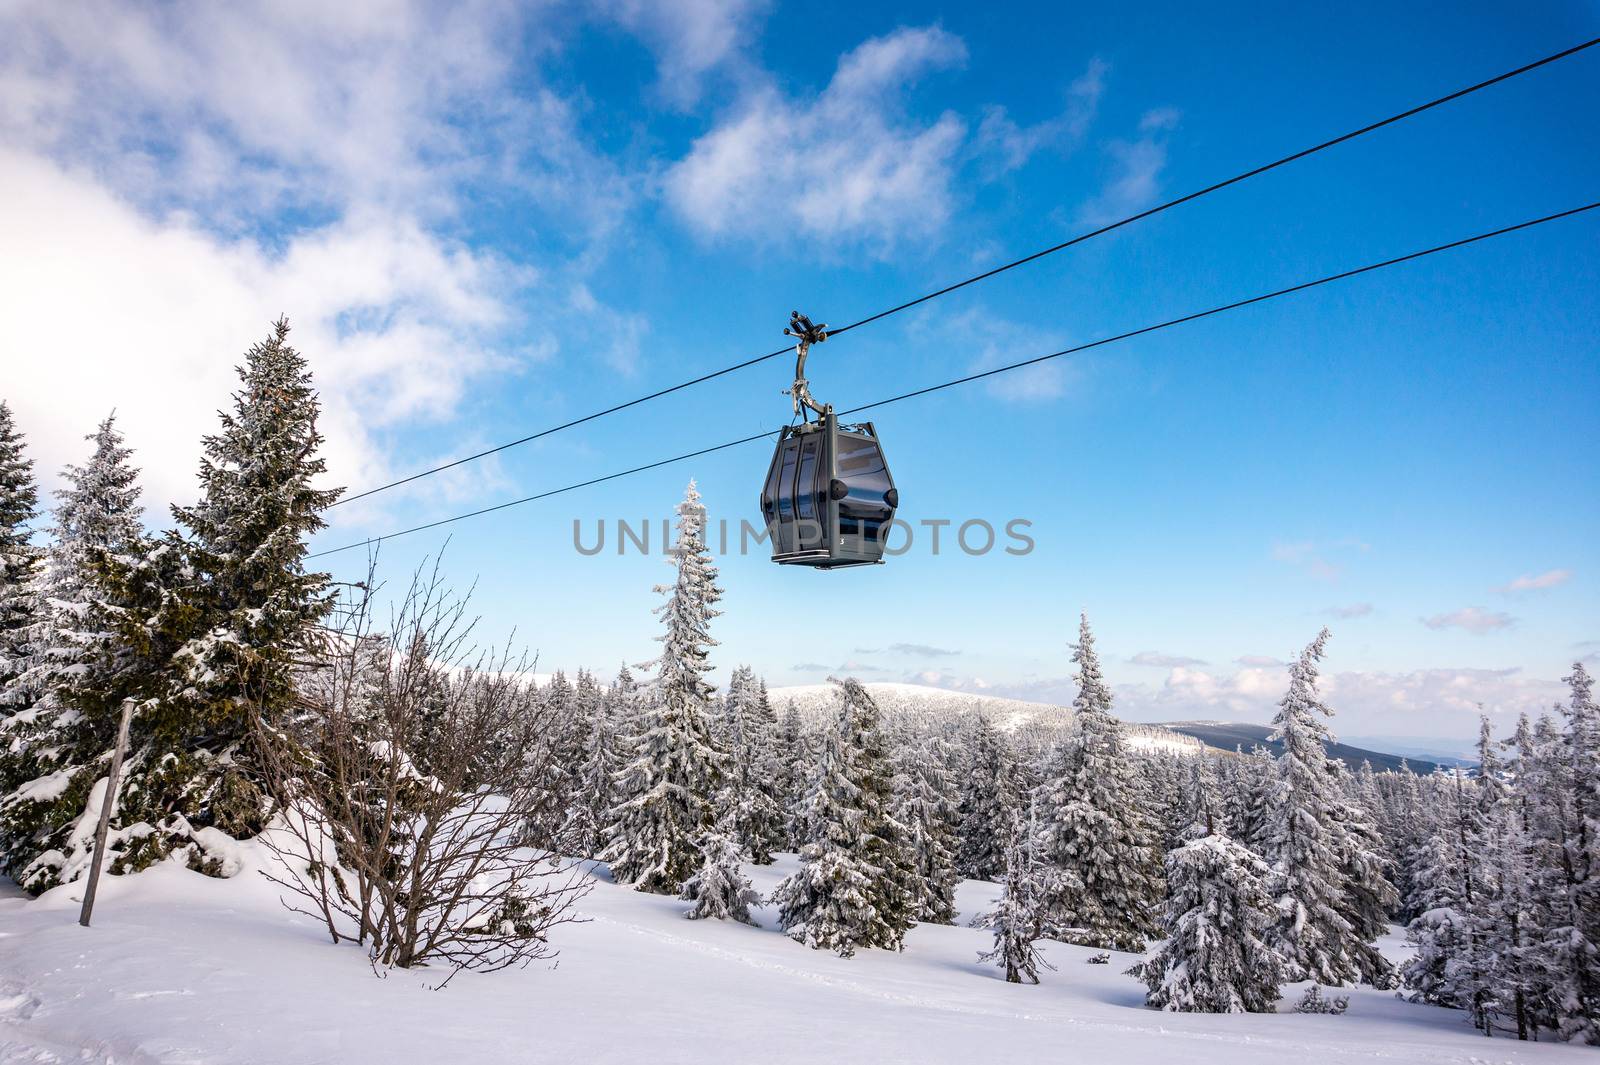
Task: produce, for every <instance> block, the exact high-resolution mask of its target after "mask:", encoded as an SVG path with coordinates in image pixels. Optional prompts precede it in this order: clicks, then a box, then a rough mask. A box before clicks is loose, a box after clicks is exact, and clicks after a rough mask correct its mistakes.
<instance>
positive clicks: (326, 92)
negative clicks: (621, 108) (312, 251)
mask: <svg viewBox="0 0 1600 1065" xmlns="http://www.w3.org/2000/svg"><path fill="white" fill-rule="evenodd" d="M11 10H12V12H13V13H12V14H11V15H9V16H0V38H8V39H9V40H10V42H11V43H10V46H9V47H7V48H5V49H4V50H3V53H0V63H3V65H4V68H5V69H6V71H7V75H8V77H9V78H11V79H14V80H16V81H20V82H23V83H25V84H29V85H33V86H42V87H43V88H41V89H38V90H37V91H34V92H31V93H29V95H28V97H27V99H28V101H29V102H28V103H26V104H24V105H22V106H19V107H15V108H11V109H8V111H7V113H6V119H7V126H6V130H7V132H8V134H10V136H11V137H12V138H13V139H14V140H13V143H14V145H17V144H20V145H24V146H27V147H29V148H32V149H34V150H39V151H46V152H48V153H49V154H51V155H53V156H57V157H62V158H66V159H69V160H72V161H76V162H92V163H95V164H96V165H97V170H98V172H99V173H100V174H101V175H102V176H103V177H104V178H105V179H106V180H108V181H110V182H112V183H114V184H115V185H116V186H117V187H118V189H119V191H121V192H123V193H124V194H127V195H131V196H135V197H136V198H137V199H139V200H140V201H141V202H142V203H145V204H146V205H159V206H174V205H175V195H176V196H178V197H181V198H182V200H183V202H184V205H186V206H192V205H193V204H195V203H200V202H203V203H205V204H206V205H207V207H208V208H210V209H213V210H222V209H226V207H227V205H228V203H229V202H230V201H233V202H238V201H240V200H242V201H243V202H244V204H245V205H247V206H251V207H259V206H262V205H265V204H277V203H282V202H288V203H300V204H302V205H308V206H330V205H331V206H340V205H343V204H346V203H349V202H352V201H361V202H368V203H370V202H375V201H377V202H384V203H388V204H391V205H392V204H395V203H401V202H404V203H407V204H415V203H418V202H419V201H422V200H426V199H428V198H430V197H438V200H437V202H436V204H435V206H439V207H446V206H447V203H446V200H447V197H444V196H442V191H441V186H442V185H444V184H446V183H452V182H455V181H458V180H460V179H461V177H462V176H463V171H464V170H467V169H471V168H473V167H476V166H478V165H480V164H479V162H478V160H479V159H480V158H481V156H482V155H483V152H484V149H485V147H486V145H485V142H484V140H483V138H484V137H485V136H486V135H492V133H494V132H498V130H499V127H500V124H501V123H502V122H509V121H511V119H512V118H513V111H514V110H515V108H514V107H512V106H510V105H508V104H507V101H508V100H509V99H511V97H510V96H509V95H508V94H506V93H505V92H504V87H505V83H506V79H507V78H508V76H509V74H510V72H511V68H512V63H513V53H512V52H511V51H510V49H509V47H508V42H511V41H514V40H516V39H517V38H518V37H519V36H520V28H521V26H522V20H523V18H524V17H525V15H526V14H527V12H525V11H520V10H519V8H518V6H517V5H514V4H511V3H508V2H503V0H482V2H476V3H468V4H464V5H437V4H428V3H421V2H400V3H393V4H384V5H366V4H317V3H309V2H297V3H287V4H285V3H270V2H265V0H258V2H254V3H250V2H247V3H240V4H227V5H216V4H207V3H202V2H180V3H174V4H162V5H135V4H121V3H116V2H114V0H89V2H85V3H75V4H39V5H25V6H20V5H19V6H18V7H14V8H12V9H11ZM469 117H470V118H471V119H472V121H470V122H469V121H464V119H467V118H469ZM175 126H176V127H178V128H181V130H182V134H181V135H180V136H172V135H171V134H170V132H169V131H170V130H171V129H172V128H173V127H175ZM543 132H545V133H546V134H547V135H548V134H550V133H551V131H549V130H544V131H543Z"/></svg>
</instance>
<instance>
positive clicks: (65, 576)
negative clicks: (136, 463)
mask: <svg viewBox="0 0 1600 1065" xmlns="http://www.w3.org/2000/svg"><path fill="white" fill-rule="evenodd" d="M89 439H90V440H93V441H94V442H95V449H94V452H93V454H92V456H91V457H90V459H89V462H88V463H87V464H86V465H84V466H68V467H67V468H66V469H65V471H63V477H64V479H65V481H66V487H64V488H62V489H60V490H59V491H58V492H57V493H56V495H57V499H58V503H57V506H56V509H55V523H54V527H53V529H52V535H53V537H54V539H53V541H52V543H51V546H50V549H49V554H48V556H47V558H46V565H45V566H44V568H42V569H41V570H39V571H38V573H37V574H36V576H35V578H34V581H33V585H32V588H31V594H32V596H33V600H34V614H35V621H34V624H33V625H32V626H31V627H30V628H29V629H28V630H27V632H26V644H27V651H28V653H27V656H26V658H25V659H24V660H23V662H22V667H23V668H22V669H21V670H20V671H19V672H18V673H17V675H16V676H15V677H13V678H12V681H11V684H10V685H9V686H8V687H7V688H6V689H5V690H4V691H3V692H0V699H3V700H4V701H6V702H9V703H10V704H11V705H12V706H13V707H14V708H19V709H17V712H16V713H15V714H14V715H12V716H10V717H8V718H5V719H3V720H0V784H3V788H4V794H5V797H4V798H3V799H0V855H3V856H4V866H3V868H6V869H7V870H8V871H9V872H10V873H11V874H12V875H13V876H15V877H16V879H17V880H18V881H19V882H22V883H27V884H47V883H50V882H52V881H53V880H54V879H55V878H56V877H57V876H58V875H59V873H60V870H61V863H60V860H59V856H60V855H63V854H64V853H65V851H66V850H70V849H72V848H71V846H70V843H66V842H64V841H63V840H62V839H61V838H59V837H60V836H61V834H62V833H63V831H66V830H69V829H70V827H71V826H75V825H76V824H77V823H78V818H79V816H80V815H82V814H83V812H84V806H85V802H86V793H87V792H88V790H89V789H90V788H91V787H92V786H94V785H95V782H96V780H97V779H98V777H99V776H100V772H101V766H100V764H99V763H98V761H97V760H96V759H95V757H94V756H95V755H97V754H100V753H102V752H103V749H104V748H105V746H106V743H105V740H106V737H105V736H104V735H103V734H99V733H97V731H96V729H95V725H96V722H92V721H90V720H88V719H86V718H85V717H84V715H83V714H82V713H81V712H80V710H79V709H78V708H77V707H76V706H75V705H74V704H75V699H74V695H75V693H83V692H87V691H91V690H92V689H93V687H94V685H95V684H96V683H97V681H98V680H99V678H100V677H101V676H102V674H103V672H104V670H105V663H106V662H107V661H108V660H109V659H111V658H113V657H114V652H113V649H112V648H111V647H110V646H109V644H110V639H111V635H110V633H109V632H108V631H106V629H107V624H108V611H109V609H110V608H109V603H110V601H111V592H110V590H109V589H108V587H107V570H106V560H107V559H110V558H112V557H121V558H127V557H128V556H130V555H132V554H134V553H136V552H137V551H138V550H139V549H140V547H141V545H142V543H143V534H142V532H141V530H140V527H139V506H138V503H137V499H138V495H139V489H138V487H137V484H136V480H137V477H138V471H137V470H135V469H134V468H133V467H132V466H131V465H130V464H129V458H130V456H131V454H132V453H131V451H130V450H129V449H128V448H126V447H124V446H123V444H122V434H121V433H119V432H117V431H116V428H115V426H114V423H113V420H112V419H111V418H107V419H106V420H105V421H103V422H101V423H100V428H99V431H98V432H96V433H95V434H94V435H93V436H91V437H89ZM99 724H104V723H99ZM100 731H101V732H103V729H102V730H100ZM95 805H96V806H97V807H98V803H96V804H95Z"/></svg>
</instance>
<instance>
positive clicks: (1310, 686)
mask: <svg viewBox="0 0 1600 1065" xmlns="http://www.w3.org/2000/svg"><path fill="white" fill-rule="evenodd" d="M1328 636H1329V633H1328V630H1327V629H1323V630H1322V631H1321V632H1320V633H1318V634H1317V638H1316V639H1314V640H1312V641H1311V643H1310V644H1309V645H1308V646H1307V647H1306V649H1305V650H1304V651H1303V652H1302V653H1301V655H1300V658H1299V660H1298V661H1297V662H1295V663H1294V664H1292V665H1291V666H1290V667H1289V691H1288V692H1287V693H1286V694H1285V695H1284V697H1283V699H1282V700H1281V701H1280V702H1279V703H1278V713H1277V715H1276V717H1274V718H1273V725H1274V732H1273V738H1274V739H1275V740H1278V741H1280V742H1281V743H1282V744H1283V751H1282V753H1281V754H1280V755H1279V756H1278V759H1277V764H1276V767H1275V772H1274V774H1273V777H1272V779H1271V787H1270V790H1269V793H1268V797H1267V804H1266V806H1267V809H1268V811H1269V814H1268V817H1267V819H1266V821H1265V823H1264V824H1263V826H1262V832H1263V841H1262V852H1263V856H1264V857H1265V858H1266V859H1267V861H1268V862H1269V863H1270V864H1271V865H1272V867H1273V873H1274V878H1273V888H1272V890H1273V894H1274V895H1275V896H1276V904H1277V907H1278V924H1277V927H1276V929H1275V930H1274V933H1273V936H1272V937H1271V942H1272V945H1273V947H1274V948H1275V949H1276V950H1277V951H1278V953H1280V954H1282V955H1283V957H1284V960H1285V962H1286V963H1287V965H1288V967H1289V972H1290V975H1291V979H1294V980H1315V981H1317V982H1318V983H1322V984H1335V985H1337V984H1343V983H1345V982H1347V981H1350V980H1353V979H1356V978H1357V977H1360V978H1362V979H1364V980H1367V981H1368V982H1370V983H1375V984H1381V983H1385V982H1386V981H1387V979H1388V974H1389V964H1388V962H1386V961H1385V960H1384V958H1383V956H1382V955H1381V954H1379V953H1378V951H1377V948H1375V947H1374V946H1373V945H1372V942H1371V941H1372V939H1374V938H1375V937H1376V935H1377V934H1378V932H1379V931H1380V930H1381V929H1382V927H1383V920H1384V911H1385V910H1387V909H1388V908H1389V907H1390V906H1391V905H1392V904H1393V903H1394V901H1395V895H1394V888H1393V886H1392V885H1390V883H1389V881H1388V879H1387V876H1386V873H1385V870H1384V868H1383V863H1382V860H1381V859H1380V858H1378V857H1377V855H1376V854H1374V853H1372V850H1371V849H1370V848H1371V845H1372V832H1371V829H1370V828H1369V827H1367V826H1366V825H1365V822H1364V818H1363V817H1362V816H1361V815H1360V813H1359V812H1358V811H1354V810H1353V809H1352V808H1351V807H1350V806H1349V804H1348V803H1346V802H1345V800H1344V797H1343V788H1342V785H1341V782H1340V778H1339V774H1340V771H1341V767H1342V763H1340V762H1337V761H1334V760H1332V759H1330V758H1329V757H1328V754H1327V749H1326V747H1325V746H1324V744H1325V743H1327V742H1330V741H1331V739H1332V736H1331V734H1330V733H1329V730H1328V727H1327V725H1325V724H1324V723H1323V721H1322V718H1324V717H1327V716H1330V715H1331V714H1332V713H1333V711H1331V710H1330V709H1328V707H1327V706H1325V705H1324V704H1323V703H1322V702H1321V701H1320V700H1319V698H1318V695H1317V663H1318V662H1319V661H1320V660H1321V658H1322V655H1323V651H1324V649H1325V647H1326V646H1327V642H1328Z"/></svg>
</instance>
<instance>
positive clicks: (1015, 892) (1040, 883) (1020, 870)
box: [978, 810, 1059, 984]
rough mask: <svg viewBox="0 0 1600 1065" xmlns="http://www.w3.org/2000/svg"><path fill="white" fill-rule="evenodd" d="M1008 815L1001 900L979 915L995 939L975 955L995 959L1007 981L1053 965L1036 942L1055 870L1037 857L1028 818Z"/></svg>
mask: <svg viewBox="0 0 1600 1065" xmlns="http://www.w3.org/2000/svg"><path fill="white" fill-rule="evenodd" d="M1011 818H1012V822H1011V825H1010V828H1009V830H1008V831H1007V833H1006V846H1005V855H1006V864H1005V873H1004V874H1003V875H1002V877H1001V881H1000V884H1001V892H1000V900H999V903H998V904H997V905H996V906H995V909H994V911H993V912H992V913H988V914H984V915H983V916H982V917H981V918H980V920H981V921H982V922H983V923H985V924H987V925H989V926H990V927H991V928H993V929H994V945H993V946H992V947H990V948H989V950H988V951H986V952H984V953H982V954H980V955H978V960H979V961H982V962H992V963H994V964H995V965H998V966H999V967H1000V969H1001V970H1002V971H1003V972H1004V973H1005V978H1006V982H1007V983H1010V984H1020V983H1023V982H1027V983H1030V984H1037V983H1038V982H1039V970H1040V969H1050V968H1053V966H1052V965H1051V964H1050V963H1049V962H1048V961H1046V960H1045V959H1044V956H1043V955H1042V954H1040V952H1039V947H1038V942H1039V938H1040V937H1041V936H1043V935H1044V924H1045V920H1046V917H1047V915H1048V910H1049V907H1050V900H1051V897H1052V896H1053V895H1054V894H1055V882H1056V879H1057V878H1058V877H1059V871H1058V870H1056V869H1055V868H1054V867H1053V866H1051V865H1050V864H1049V863H1047V862H1042V861H1040V860H1039V856H1038V854H1037V852H1036V848H1035V845H1034V843H1035V840H1036V838H1037V836H1038V833H1037V831H1036V830H1035V827H1034V825H1033V824H1032V823H1031V818H1030V822H1029V823H1027V824H1024V823H1023V821H1022V819H1021V818H1020V817H1019V816H1018V815H1017V812H1016V811H1014V810H1013V811H1012V812H1011Z"/></svg>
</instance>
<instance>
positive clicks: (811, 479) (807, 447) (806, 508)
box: [794, 437, 818, 518]
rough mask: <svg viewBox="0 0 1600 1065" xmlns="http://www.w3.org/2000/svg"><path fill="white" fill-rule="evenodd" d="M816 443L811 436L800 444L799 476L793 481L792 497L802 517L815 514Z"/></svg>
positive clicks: (810, 516) (812, 516)
mask: <svg viewBox="0 0 1600 1065" xmlns="http://www.w3.org/2000/svg"><path fill="white" fill-rule="evenodd" d="M817 444H818V441H817V439H816V438H815V437H813V438H812V439H810V440H807V441H806V442H805V443H804V444H802V445H800V477H799V479H798V480H797V481H796V482H795V486H794V498H795V502H796V504H798V506H799V511H800V516H801V517H802V518H815V517H816V516H817Z"/></svg>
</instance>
